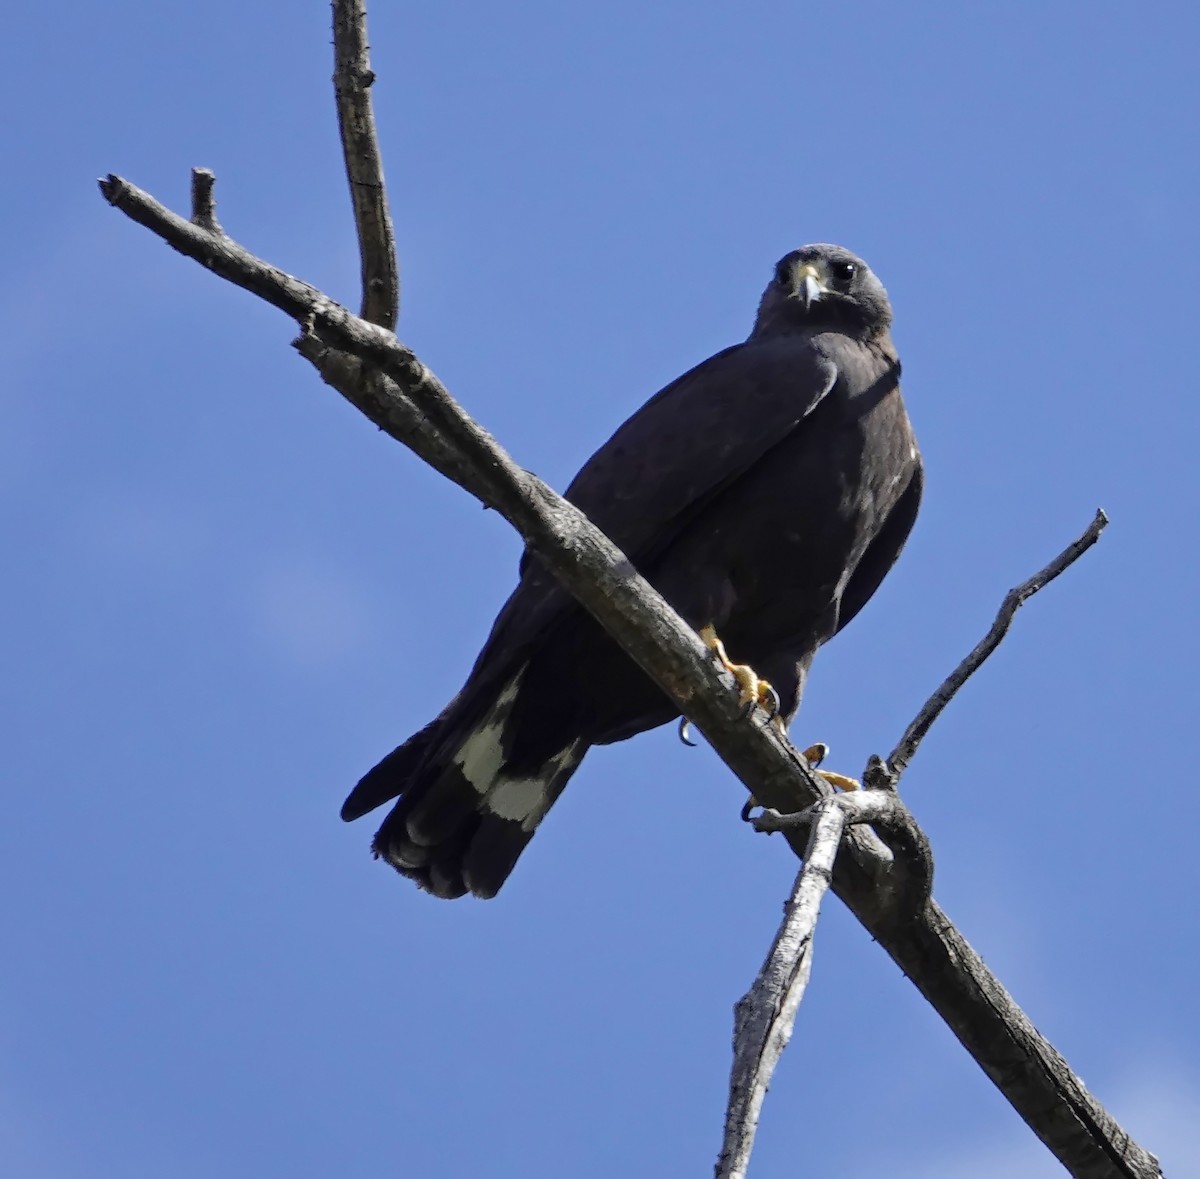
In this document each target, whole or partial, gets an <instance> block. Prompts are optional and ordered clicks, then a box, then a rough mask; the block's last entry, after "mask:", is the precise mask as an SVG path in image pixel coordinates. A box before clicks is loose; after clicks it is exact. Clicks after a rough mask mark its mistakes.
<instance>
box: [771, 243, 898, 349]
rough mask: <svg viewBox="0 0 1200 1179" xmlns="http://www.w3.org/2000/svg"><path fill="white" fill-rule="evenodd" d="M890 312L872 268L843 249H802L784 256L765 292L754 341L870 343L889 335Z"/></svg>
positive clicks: (822, 247)
mask: <svg viewBox="0 0 1200 1179" xmlns="http://www.w3.org/2000/svg"><path fill="white" fill-rule="evenodd" d="M891 322H892V307H891V304H890V303H889V302H888V296H887V291H885V290H884V289H883V284H882V283H881V282H880V281H879V279H877V278H876V277H875V275H874V274H873V273H872V271H871V268H870V267H869V266H868V265H867V264H866V263H865V262H864V261H863V260H862V259H861V258H859V257H858V256H857V255H855V254H852V253H850V251H849V250H846V249H843V248H842V247H841V246H831V245H825V244H820V245H813V246H801V247H800V249H798V250H793V251H792V252H791V253H790V254H785V255H784V256H783V257H782V258H781V259H780V260H779V261H778V262H777V263H776V265H775V273H774V276H773V277H772V279H771V282H770V283H769V284H768V286H767V289H766V290H765V291H764V292H763V297H762V301H761V302H760V303H759V307H758V318H757V320H756V321H755V324H754V332H753V333H752V335H753V336H760V335H764V334H768V333H778V332H787V331H799V330H808V331H836V332H842V333H843V334H845V335H848V336H853V337H854V338H856V339H860V340H871V339H874V338H875V337H877V336H880V335H882V334H883V333H884V332H886V331H887V329H888V327H889V326H890V325H891Z"/></svg>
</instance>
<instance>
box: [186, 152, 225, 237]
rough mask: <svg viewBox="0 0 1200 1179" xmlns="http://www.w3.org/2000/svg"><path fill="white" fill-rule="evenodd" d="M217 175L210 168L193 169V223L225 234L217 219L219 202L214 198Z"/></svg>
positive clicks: (205, 229) (204, 228) (216, 232)
mask: <svg viewBox="0 0 1200 1179" xmlns="http://www.w3.org/2000/svg"><path fill="white" fill-rule="evenodd" d="M216 183H217V177H216V175H215V174H214V173H213V172H212V171H211V170H209V169H208V168H193V169H192V224H193V225H198V226H199V227H200V228H201V229H203V230H204V231H205V232H207V233H215V234H223V233H224V232H225V231H224V230H223V229H222V228H221V226H220V224H219V223H218V221H217V202H216V201H215V200H214V199H213V186H214V185H215V184H216Z"/></svg>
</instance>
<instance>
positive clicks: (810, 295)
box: [793, 262, 829, 311]
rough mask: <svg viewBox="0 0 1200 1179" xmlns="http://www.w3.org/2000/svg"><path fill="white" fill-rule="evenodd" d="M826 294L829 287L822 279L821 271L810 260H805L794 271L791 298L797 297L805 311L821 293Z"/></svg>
mask: <svg viewBox="0 0 1200 1179" xmlns="http://www.w3.org/2000/svg"><path fill="white" fill-rule="evenodd" d="M827 294H829V288H828V287H827V286H826V285H825V283H824V282H823V281H822V278H821V272H820V271H819V270H818V269H817V268H816V267H815V266H814V265H813V264H812V263H811V262H806V263H805V264H804V265H803V266H801V267H800V269H799V271H797V273H796V293H795V295H794V296H793V298H796V299H799V300H800V303H801V306H803V308H804V310H805V311H807V310H808V309H809V308H810V307H811V306H812V305H813V304H814V303H815V302H816V301H817V300H818V299H820V298H821V296H822V295H827Z"/></svg>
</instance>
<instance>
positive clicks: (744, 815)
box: [742, 794, 758, 823]
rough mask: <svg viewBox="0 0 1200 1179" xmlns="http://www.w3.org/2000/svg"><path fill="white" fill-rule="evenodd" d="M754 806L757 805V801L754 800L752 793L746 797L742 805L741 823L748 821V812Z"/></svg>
mask: <svg viewBox="0 0 1200 1179" xmlns="http://www.w3.org/2000/svg"><path fill="white" fill-rule="evenodd" d="M756 806H758V803H757V801H756V800H755V798H754V795H753V794H752V795H750V797H749V798H748V799H746V805H745V806H743V807H742V822H743V823H749V822H750V812H751V811H752V810H754V808H755V807H756Z"/></svg>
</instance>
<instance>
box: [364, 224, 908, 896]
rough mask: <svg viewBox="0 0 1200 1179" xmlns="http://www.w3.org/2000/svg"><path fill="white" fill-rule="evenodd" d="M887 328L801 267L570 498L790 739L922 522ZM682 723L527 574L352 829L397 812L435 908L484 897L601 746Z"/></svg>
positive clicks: (856, 280)
mask: <svg viewBox="0 0 1200 1179" xmlns="http://www.w3.org/2000/svg"><path fill="white" fill-rule="evenodd" d="M891 322H892V310H891V305H890V304H889V302H888V297H887V292H886V291H885V290H884V288H883V285H882V284H881V283H880V281H879V279H878V278H876V277H875V275H874V274H873V273H872V272H871V270H870V268H869V267H868V266H867V265H866V263H864V262H863V261H862V260H861V259H860V258H858V257H856V256H855V255H854V254H852V253H850V251H848V250H845V249H843V248H841V247H839V246H833V245H810V246H804V247H802V248H801V249H798V250H793V251H792V252H791V253H789V254H787V255H786V256H785V257H784V258H782V259H781V260H780V261H779V263H778V264H777V265H776V266H775V270H774V274H773V276H772V278H771V281H770V283H769V284H768V286H767V289H766V290H765V291H764V293H763V296H762V300H761V302H760V303H759V307H758V315H757V317H756V319H755V322H754V330H753V331H752V332H751V333H750V336H749V338H748V339H747V340H746V341H745V343H742V344H736V345H734V346H733V347H731V348H726V349H725V351H723V352H718V353H717V354H716V355H715V356H713V357H711V358H710V359H708V360H706V361H704V363H703V364H700V365H698V366H697V367H696V368H694V369H692V370H691V371H690V372H688V373H685V374H684V375H683V376H682V377H680V378H679V379H678V380H676V381H673V382H672V383H671V384H669V385H668V386H667V387H666V388H665V389H663V390H662V391H661V392H659V393H657V394H656V395H655V396H654V397H652V398H651V399H650V400H649V401H648V402H647V403H646V404H645V405H644V406H642V408H641V409H639V410H638V411H637V412H636V413H635V414H634V415H633V416H632V417H631V418H630V419H629V420H628V421H627V422H625V424H624V425H622V426H621V427H620V428H619V429H618V430H617V432H616V433H615V434H614V435H613V436H612V437H611V438H610V439H609V440H608V441H607V442H606V443H605V444H604V445H603V446H602V447H601V448H600V449H599V450H598V451H597V452H596V453H595V454H594V455H593V456H592V457H591V458H590V459H589V460H588V462H587V463H586V464H585V465H584V467H583V469H582V470H581V471H580V472H579V474H578V475H577V476H576V477H575V479H574V480H573V481H572V483H571V485H570V487H569V488H568V489H567V491H566V498H567V499H569V500H570V501H571V502H572V503H574V504H575V505H576V506H577V507H579V508H580V509H581V510H582V511H583V512H584V513H586V514H587V516H588V517H590V518H591V520H592V521H593V522H594V523H595V524H596V525H597V526H598V527H599V528H601V529H602V530H603V531H604V532H605V533H607V535H608V536H609V537H610V538H611V539H612V540H613V541H614V542H615V543H616V544H617V546H618V547H619V548H621V549H622V550H623V551H624V552H625V554H626V555H627V556H628V557H629V558H630V560H631V561H632V562H633V564H634V565H635V566H636V567H637V569H638V570H639V572H641V573H642V574H643V575H644V576H645V577H646V578H647V579H648V580H649V581H650V582H651V584H652V585H654V586H655V588H656V589H657V590H658V591H659V592H660V593H661V594H662V595H663V596H664V597H665V598H666V599H667V601H668V602H670V603H671V605H672V606H673V607H674V608H675V609H676V610H677V611H678V612H679V614H680V615H682V617H683V618H684V619H685V620H686V621H687V622H688V624H689V625H691V626H694V627H695V628H696V629H697V631H699V632H700V633H701V634H702V636H703V637H704V638H705V641H706V642H707V643H708V644H709V645H710V647H712V649H713V650H714V652H715V653H716V654H717V655H718V657H719V658H720V659H721V660H722V661H723V662H724V663H725V665H726V666H727V667H729V668H730V670H732V671H733V672H734V674H735V676H736V677H737V679H738V682H739V685H740V687H741V690H742V693H743V695H744V696H745V697H746V698H748V699H754V700H756V701H758V702H759V703H764V704H765V703H766V702H767V701H768V700H769V701H770V704H771V707H772V708H773V709H774V710H777V712H778V717H779V719H780V723H781V724H783V723H786V722H788V721H790V720H791V718H792V717H793V716H794V715H795V712H796V709H797V708H798V707H799V704H800V697H801V695H802V692H803V688H804V681H805V677H806V675H807V673H808V669H809V666H810V664H811V663H812V660H813V656H814V655H815V654H816V652H817V649H818V648H819V647H820V646H821V645H822V644H823V643H825V642H827V641H828V640H829V639H831V638H832V637H833V636H834V635H835V634H837V632H838V631H839V630H841V629H842V627H844V626H845V625H846V624H847V623H848V622H849V621H850V620H851V619H852V618H854V616H855V615H856V614H857V613H858V612H859V611H860V610H861V609H862V608H863V606H864V605H866V603H867V601H868V600H869V599H870V597H871V595H872V594H874V592H875V591H876V589H878V588H879V584H880V582H882V580H883V578H884V577H885V576H886V574H887V572H888V570H889V569H891V567H892V566H893V565H894V564H895V562H896V559H897V557H898V556H899V554H900V550H901V549H902V548H903V546H904V543H905V541H906V540H907V538H908V534H909V531H910V530H911V528H912V526H913V522H914V520H915V519H916V515H917V508H918V506H919V503H920V499H921V485H922V470H921V459H920V455H919V453H918V451H917V444H916V439H915V438H914V435H913V431H912V427H911V425H910V424H909V420H908V415H907V413H906V412H905V408H904V403H903V401H902V400H901V396H900V385H899V380H900V361H899V359H898V358H897V355H896V351H895V348H894V347H893V344H892V340H891V335H890V331H889V329H890V326H891ZM726 652H728V655H727V654H726ZM734 658H736V659H737V660H739V663H738V664H733V663H732V662H731V660H732V659H734ZM760 677H761V680H762V681H765V682H760ZM768 685H769V686H768ZM678 715H679V712H678V709H677V708H676V707H675V705H674V704H672V702H671V701H670V700H669V699H668V698H667V697H666V696H665V695H664V694H663V693H662V691H661V690H660V689H659V688H658V687H657V685H655V684H654V682H653V681H652V680H650V678H649V677H648V676H647V675H646V674H645V673H644V672H643V671H642V670H641V669H640V668H639V667H638V666H637V665H636V664H635V663H634V662H633V661H632V660H631V659H630V658H629V656H627V655H626V654H625V653H624V652H623V651H622V650H621V648H620V647H619V646H618V645H617V644H616V643H615V642H614V641H613V640H612V639H611V638H610V637H609V636H608V634H607V632H606V631H604V630H603V628H602V627H601V626H600V624H599V623H597V622H596V621H595V619H593V618H592V616H591V615H590V614H588V613H587V612H586V611H585V610H584V609H583V608H582V607H581V606H579V605H578V604H577V603H576V602H575V600H574V599H573V598H572V597H571V596H570V595H569V594H568V593H567V592H566V591H565V590H564V589H562V588H561V587H560V586H559V585H558V583H557V582H556V581H555V579H554V578H553V577H552V576H551V574H550V573H549V572H548V571H547V570H546V569H545V568H544V567H543V566H542V565H541V564H540V563H539V562H538V561H537V559H536V558H534V557H531V556H529V555H528V554H527V555H526V557H525V559H524V560H523V561H522V563H521V573H520V582H519V584H518V585H517V588H516V590H515V591H514V592H513V594H512V596H511V597H510V598H509V599H508V601H507V602H506V603H505V605H504V607H503V609H502V610H501V611H500V614H499V616H498V617H497V619H496V621H495V623H494V625H493V626H492V631H491V634H490V635H489V637H488V640H487V642H486V643H485V644H484V647H483V650H482V652H481V653H480V655H479V657H478V659H477V660H476V661H475V666H474V667H473V668H472V669H471V674H470V675H469V676H468V677H467V681H466V684H465V685H464V686H463V688H462V690H461V691H460V692H459V693H458V695H457V696H455V698H454V699H453V700H452V701H451V702H450V703H449V704H448V705H447V706H446V708H445V709H444V710H443V711H442V713H441V714H440V715H439V716H438V717H437V718H436V719H434V720H433V721H431V722H430V723H429V724H428V725H426V726H425V728H423V729H422V730H421V731H420V732H419V733H416V734H415V735H414V736H412V737H410V738H409V739H408V740H407V741H405V742H404V744H403V745H401V746H399V748H397V749H395V750H393V752H391V753H389V754H388V755H387V757H385V758H384V759H383V760H382V761H381V762H380V763H379V764H378V765H377V766H375V768H374V769H372V770H371V771H370V772H369V773H367V774H366V776H365V777H363V778H362V780H361V781H360V782H359V783H358V785H357V786H355V788H354V789H353V791H352V792H351V793H350V796H349V797H348V798H347V799H346V802H345V803H344V805H343V806H342V818H343V819H346V820H347V821H349V820H352V819H357V818H359V817H360V816H362V815H365V814H366V813H367V812H368V811H371V810H374V809H375V808H376V807H378V806H381V805H382V804H384V803H386V802H389V801H391V800H392V799H397V800H398V801H397V802H396V804H395V806H394V807H393V808H392V810H391V812H390V813H389V814H388V816H387V817H386V818H385V819H384V821H383V825H382V826H381V827H380V828H379V831H378V833H377V834H376V836H375V840H374V844H373V851H374V853H375V855H376V856H377V857H379V858H382V859H384V860H386V861H387V862H388V863H390V864H391V865H392V866H393V867H394V868H396V869H397V871H399V872H400V873H401V874H402V875H404V876H407V877H409V878H411V879H413V880H415V881H416V882H417V884H418V885H420V886H421V887H422V888H424V889H425V890H427V891H428V892H431V893H433V894H434V895H435V896H439V897H447V898H452V897H460V896H464V895H465V894H467V893H473V894H474V895H475V896H477V897H493V896H495V895H496V893H497V892H498V891H499V889H500V888H501V886H502V885H503V884H504V882H505V880H507V879H508V876H509V874H510V873H511V872H512V870H513V867H514V866H515V864H516V862H517V858H518V857H519V856H520V854H521V853H522V851H524V849H525V847H526V845H527V844H528V843H529V841H530V839H532V838H533V834H534V832H535V831H536V830H537V828H538V825H539V824H540V823H541V821H542V819H543V818H544V817H545V815H546V813H547V811H549V809H550V807H551V806H553V805H554V802H555V801H556V800H557V798H558V796H559V795H560V794H561V793H562V791H563V788H564V787H565V786H566V784H567V781H568V779H570V777H571V775H572V774H573V773H574V772H575V770H576V769H577V768H578V767H579V763H580V762H581V761H582V760H583V757H584V755H585V754H586V753H587V751H588V749H589V748H591V746H593V745H606V744H609V743H610V742H613V741H623V740H625V739H626V738H627V737H632V736H634V735H635V734H637V733H642V732H645V731H646V730H647V729H652V728H654V727H656V726H658V725H662V724H664V723H666V722H668V721H671V720H673V719H675V718H676V717H678Z"/></svg>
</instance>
